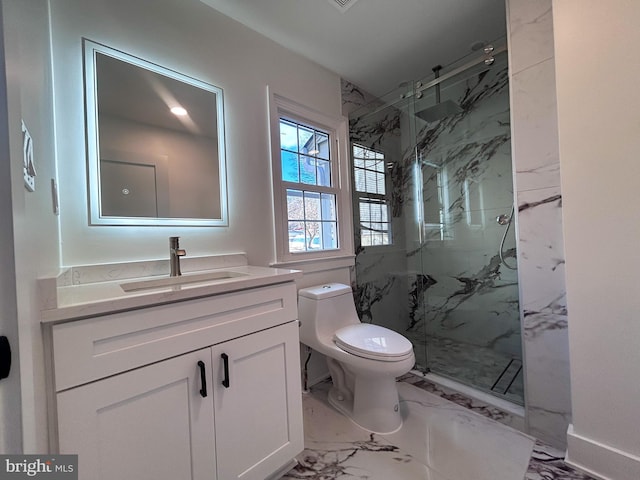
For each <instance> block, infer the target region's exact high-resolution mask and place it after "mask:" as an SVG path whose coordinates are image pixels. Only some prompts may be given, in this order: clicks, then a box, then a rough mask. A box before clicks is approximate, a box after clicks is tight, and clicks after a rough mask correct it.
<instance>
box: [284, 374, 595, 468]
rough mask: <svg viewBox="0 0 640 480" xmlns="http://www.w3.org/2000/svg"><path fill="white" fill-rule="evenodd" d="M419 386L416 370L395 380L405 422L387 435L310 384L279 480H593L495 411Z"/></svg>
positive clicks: (322, 388) (327, 385) (323, 386)
mask: <svg viewBox="0 0 640 480" xmlns="http://www.w3.org/2000/svg"><path fill="white" fill-rule="evenodd" d="M424 386H425V385H424V384H423V382H422V380H420V379H419V377H416V376H415V375H406V376H404V377H403V379H401V380H400V382H399V384H398V390H399V393H400V399H401V409H402V413H403V418H404V425H403V427H402V428H401V429H400V430H399V431H398V432H396V433H393V434H390V435H379V434H372V433H369V432H366V431H365V430H362V429H361V428H359V427H358V426H356V425H355V424H354V423H353V422H351V421H350V420H349V419H347V418H346V417H345V416H343V415H341V414H339V413H338V412H337V411H336V410H334V409H333V408H332V407H330V406H329V404H328V403H327V398H326V397H327V392H328V389H329V388H330V382H322V383H320V384H318V385H316V386H314V387H313V388H312V391H311V393H310V394H307V395H305V397H304V398H303V407H304V422H305V450H304V451H303V452H302V453H301V454H300V455H299V456H298V457H297V460H298V465H297V466H296V467H295V468H294V469H292V470H291V471H290V472H288V473H287V474H286V475H285V476H284V477H282V478H283V480H293V479H314V480H330V479H344V480H346V479H367V480H389V479H394V480H469V479H473V480H592V479H591V477H589V476H587V475H585V474H583V473H580V472H577V471H575V470H573V469H572V468H571V467H569V466H568V465H566V464H564V461H563V455H562V452H560V451H558V450H556V449H554V448H552V447H549V446H548V445H545V444H544V443H542V442H539V441H535V439H534V438H532V437H530V436H528V435H525V434H522V433H520V432H517V431H515V430H513V429H511V428H509V427H506V426H504V425H501V424H498V423H496V422H495V421H494V420H493V419H491V417H495V416H496V415H499V414H498V413H497V410H496V409H491V408H478V407H477V406H476V407H472V408H473V411H471V410H468V407H469V406H472V404H473V403H474V401H472V400H470V399H466V401H463V398H464V396H462V395H459V394H458V395H451V396H449V395H447V394H446V393H444V392H443V391H442V390H439V389H436V390H435V394H434V393H431V392H429V391H428V390H426V389H425V388H423V387H424ZM452 401H453V402H454V403H452ZM455 403H458V404H457V405H456V404H455ZM478 414H480V415H478ZM485 417H487V418H485Z"/></svg>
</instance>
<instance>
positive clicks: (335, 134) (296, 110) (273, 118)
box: [269, 89, 354, 264]
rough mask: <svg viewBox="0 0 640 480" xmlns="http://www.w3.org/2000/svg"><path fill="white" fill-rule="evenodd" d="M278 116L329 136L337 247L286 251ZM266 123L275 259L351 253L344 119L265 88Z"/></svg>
mask: <svg viewBox="0 0 640 480" xmlns="http://www.w3.org/2000/svg"><path fill="white" fill-rule="evenodd" d="M280 118H285V119H288V120H291V121H293V122H297V123H302V124H307V125H309V126H310V127H314V128H317V129H318V130H323V131H325V132H326V133H328V134H329V137H330V139H332V140H331V141H332V145H331V148H332V153H331V178H332V186H333V188H335V194H336V218H337V226H338V228H337V229H338V248H337V249H330V250H314V251H306V252H290V251H289V235H288V225H289V224H288V219H287V193H286V190H287V188H291V183H290V182H283V181H282V165H281V160H280ZM269 125H270V132H269V136H270V141H271V169H272V183H273V206H274V212H273V214H274V222H275V248H276V251H275V256H276V262H277V263H279V264H280V263H296V262H300V261H306V260H315V259H330V258H336V257H353V255H354V247H353V215H352V212H351V188H350V185H351V178H350V175H349V161H348V159H349V151H348V149H349V142H348V121H347V119H346V118H345V117H332V116H329V115H326V114H324V113H322V112H319V111H317V110H314V109H311V108H309V107H306V106H304V105H302V104H300V103H298V102H295V101H293V100H290V99H288V98H286V97H284V96H282V95H279V94H277V93H274V92H273V91H272V90H271V89H270V90H269ZM310 187H311V186H310Z"/></svg>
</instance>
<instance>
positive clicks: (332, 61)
mask: <svg viewBox="0 0 640 480" xmlns="http://www.w3.org/2000/svg"><path fill="white" fill-rule="evenodd" d="M201 1H202V2H203V3H206V4H207V5H210V6H211V7H213V8H215V9H216V10H218V11H220V12H222V13H223V14H225V15H227V16H229V17H231V18H233V19H235V20H237V21H238V22H240V23H242V24H244V25H246V26H247V27H249V28H251V29H253V30H256V31H257V32H259V33H261V34H263V35H265V36H266V37H269V38H271V39H272V40H274V41H275V42H277V43H279V44H281V45H284V46H285V47H287V48H288V49H290V50H293V51H295V52H297V53H299V54H301V55H303V56H305V57H307V58H310V59H312V60H313V61H315V62H317V63H319V64H320V65H323V66H324V67H326V68H328V69H330V70H332V71H334V72H336V73H338V74H339V75H340V76H341V77H342V78H344V79H345V80H348V81H350V82H352V83H354V84H356V85H358V86H359V87H361V88H362V89H364V90H366V91H368V92H369V93H372V94H374V95H377V96H382V95H384V94H385V93H387V92H389V91H391V90H393V89H394V88H396V87H397V86H398V85H399V84H400V83H402V82H405V81H409V80H419V79H423V78H425V77H430V76H431V75H432V73H431V68H432V67H433V66H434V65H437V64H442V65H443V66H446V65H448V64H451V63H453V62H454V61H456V60H458V59H460V58H461V57H464V56H465V55H468V54H470V53H472V50H471V46H472V44H474V43H475V42H489V41H493V40H495V39H498V38H500V37H504V35H505V32H506V19H505V17H506V15H505V3H504V0H201ZM337 2H338V3H339V4H344V3H347V9H346V11H344V9H340V8H338V7H337V4H338V3H337Z"/></svg>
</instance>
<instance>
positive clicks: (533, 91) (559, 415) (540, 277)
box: [506, 0, 571, 448]
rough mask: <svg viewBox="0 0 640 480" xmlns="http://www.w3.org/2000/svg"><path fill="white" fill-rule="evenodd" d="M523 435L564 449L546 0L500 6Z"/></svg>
mask: <svg viewBox="0 0 640 480" xmlns="http://www.w3.org/2000/svg"><path fill="white" fill-rule="evenodd" d="M506 3H507V10H508V11H507V20H508V37H509V62H510V86H511V87H510V88H511V92H510V96H511V119H512V123H513V127H512V132H513V154H514V155H513V157H514V165H515V170H516V173H515V186H516V191H517V200H518V211H519V213H518V222H517V224H518V265H519V270H520V271H519V277H520V301H521V316H522V325H523V333H524V335H523V349H524V363H525V366H526V389H525V390H526V397H525V406H526V420H527V425H528V431H529V432H530V433H531V434H533V435H535V436H536V437H538V438H540V439H541V440H543V441H545V442H547V443H549V444H551V445H553V446H555V447H557V448H565V446H566V433H567V426H568V424H569V423H570V420H571V389H570V376H569V341H568V332H567V309H566V301H565V273H564V250H563V236H562V192H561V191H560V163H559V147H558V131H557V117H556V95H555V67H554V50H553V22H552V10H551V0H507V2H506Z"/></svg>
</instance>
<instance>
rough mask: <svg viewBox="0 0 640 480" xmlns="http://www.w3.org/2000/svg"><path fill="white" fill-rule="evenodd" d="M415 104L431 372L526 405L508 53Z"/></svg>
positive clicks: (416, 98)
mask: <svg viewBox="0 0 640 480" xmlns="http://www.w3.org/2000/svg"><path fill="white" fill-rule="evenodd" d="M427 82H428V80H425V81H424V82H423V83H427ZM413 102H414V105H413V107H412V108H413V110H414V115H413V119H414V120H413V121H414V126H413V130H414V131H415V145H416V148H415V152H414V157H415V182H416V186H417V187H418V188H417V189H416V195H415V197H416V198H415V202H416V206H417V209H416V211H417V212H418V222H419V224H420V225H419V236H420V247H419V248H418V249H416V250H414V251H413V255H409V257H408V258H409V264H410V265H411V267H410V268H413V269H415V271H416V272H419V274H417V275H418V277H417V279H416V283H415V287H416V290H420V293H419V297H418V298H419V303H420V304H421V305H420V314H421V319H420V320H419V322H417V323H416V326H417V327H418V328H417V330H419V331H420V332H421V333H422V334H423V335H424V344H425V345H426V353H425V356H426V365H425V367H426V369H427V370H429V371H431V372H434V373H437V374H440V375H443V376H446V377H450V378H452V379H454V380H456V381H458V382H462V383H465V384H469V385H471V386H473V387H475V388H479V389H481V390H485V391H488V392H492V393H496V394H499V395H505V396H507V397H508V398H509V399H510V400H512V401H515V402H517V403H522V399H523V392H522V373H521V367H522V353H521V337H520V315H519V307H518V279H517V270H516V258H515V256H516V252H515V236H514V232H515V228H513V226H512V225H511V223H510V218H508V217H510V216H512V214H513V212H512V211H511V209H512V205H513V182H512V171H511V165H512V163H511V148H510V140H511V135H510V119H509V94H508V72H507V58H506V53H501V54H499V55H496V56H495V57H494V60H493V62H492V64H491V65H485V64H484V63H480V64H479V65H476V66H474V67H471V68H469V69H467V70H465V71H463V72H461V73H459V74H458V75H454V76H452V77H450V78H447V79H446V80H444V81H442V82H441V83H439V84H438V86H435V87H430V88H429V89H427V90H423V91H422V92H421V91H420V90H419V89H418V90H417V91H416V93H415V94H414V95H413ZM501 215H503V217H502V219H503V221H502V223H504V224H503V225H501V224H499V223H498V222H497V221H496V218H497V217H499V216H501Z"/></svg>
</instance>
